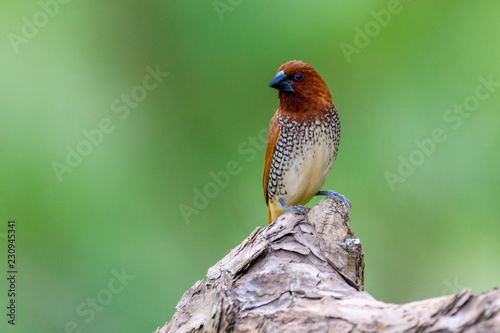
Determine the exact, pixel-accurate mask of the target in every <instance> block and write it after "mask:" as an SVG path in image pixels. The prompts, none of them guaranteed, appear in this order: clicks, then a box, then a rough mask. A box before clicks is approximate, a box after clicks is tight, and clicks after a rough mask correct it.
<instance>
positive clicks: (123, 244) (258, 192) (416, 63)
mask: <svg viewBox="0 0 500 333" xmlns="http://www.w3.org/2000/svg"><path fill="white" fill-rule="evenodd" d="M61 1H62V0H61ZM41 3H42V4H43V3H46V4H47V6H48V7H47V6H45V7H46V9H45V11H47V12H49V13H51V14H52V15H48V14H44V12H43V9H42V8H43V7H44V5H41V4H40V3H37V2H34V1H19V2H15V3H14V2H9V3H4V4H3V5H2V7H3V8H2V10H1V11H0V22H1V23H0V27H1V29H0V33H1V36H2V39H1V45H0V61H1V64H2V65H1V80H0V84H1V89H0V106H1V116H0V117H1V118H0V161H1V162H0V175H1V185H0V187H1V194H0V222H1V224H0V226H1V227H0V241H1V242H2V243H1V253H2V255H1V257H2V258H3V259H2V260H1V267H2V276H4V274H5V276H6V273H5V271H6V268H5V265H6V259H5V258H6V252H7V250H6V244H7V243H6V238H5V236H6V234H7V221H8V220H9V219H14V220H16V221H17V237H18V239H17V246H18V249H17V260H18V270H19V273H18V281H17V288H18V298H17V302H18V312H17V322H16V326H15V327H11V326H10V325H7V323H6V320H7V318H6V317H5V315H2V318H3V319H2V323H1V327H8V328H9V329H10V330H9V332H10V331H16V332H28V330H36V331H39V332H65V330H66V331H78V329H80V330H81V332H109V331H122V332H151V331H153V330H155V329H156V327H157V326H162V325H163V324H164V323H165V322H166V321H168V320H170V318H171V316H172V315H173V313H174V311H175V308H174V307H175V305H176V304H177V302H178V300H179V299H180V297H181V296H182V294H183V293H184V292H185V291H186V290H187V289H189V288H190V287H191V286H192V285H193V284H194V283H195V282H196V281H197V280H200V279H204V278H205V274H206V272H207V269H208V268H209V267H211V266H212V265H214V264H215V263H216V262H217V261H218V260H219V259H220V258H222V257H223V256H224V255H225V254H226V252H227V251H228V250H229V249H231V248H233V247H234V246H236V245H237V244H239V243H240V242H241V241H242V240H243V239H244V238H245V237H246V236H248V234H249V233H250V232H251V231H252V230H253V229H254V228H256V227H257V226H265V224H266V222H267V209H266V206H265V204H264V199H263V193H262V188H261V177H262V167H263V159H264V149H263V144H262V141H261V140H260V139H255V137H258V135H259V134H261V133H262V131H265V129H267V126H268V123H269V120H270V118H271V116H272V115H273V113H274V111H275V109H276V107H277V105H278V99H277V93H276V91H274V90H273V89H270V88H269V87H268V84H269V82H270V80H271V78H272V77H273V75H274V73H275V71H276V69H277V68H278V66H279V65H281V64H282V63H284V62H286V61H288V60H291V59H301V60H303V61H306V62H308V63H310V64H312V65H313V66H314V67H315V68H316V69H317V71H318V72H319V73H320V74H321V75H322V76H323V78H324V80H325V81H326V83H327V85H328V86H329V88H330V90H331V91H332V94H333V99H334V103H335V105H336V106H337V108H338V110H339V113H340V117H341V121H342V139H341V144H340V150H339V154H338V158H337V163H336V165H335V167H334V169H333V172H332V174H331V176H330V178H329V179H328V182H327V184H326V185H325V189H334V190H336V191H338V192H340V193H343V194H345V195H346V196H347V197H348V198H349V199H350V201H351V203H352V204H353V208H352V210H351V227H352V229H353V230H354V232H355V233H356V236H357V237H359V238H360V239H361V240H362V242H363V249H364V251H365V259H366V272H365V274H366V290H367V291H368V292H369V293H371V294H372V295H373V296H374V297H376V298H377V299H380V300H383V301H387V302H408V301H412V300H418V299H423V298H428V297H433V296H440V295H443V294H450V293H453V292H457V291H458V290H460V289H461V288H464V287H470V288H472V290H473V292H474V293H480V292H482V291H485V290H488V289H490V288H493V287H496V286H499V285H500V283H499V278H498V276H499V275H500V264H499V259H498V258H499V253H500V242H499V238H500V224H499V223H498V222H499V221H498V219H499V217H500V204H499V203H498V202H499V200H500V193H499V187H500V174H499V167H500V155H499V153H498V146H499V145H500V137H499V132H500V130H499V128H500V115H499V112H498V111H499V105H500V88H499V87H498V86H496V87H494V88H492V90H493V92H491V93H490V96H489V97H488V98H485V99H484V100H481V101H480V103H479V105H478V106H476V107H475V110H474V111H472V112H470V114H469V115H468V116H467V117H463V118H461V120H462V122H461V124H460V125H459V126H458V127H457V126H455V127H457V128H453V125H457V123H451V122H447V121H445V120H444V119H443V116H444V115H445V114H446V112H447V110H448V109H450V108H453V106H454V105H455V104H457V105H463V103H464V101H466V100H467V101H469V102H471V101H473V98H472V99H471V98H470V96H474V94H475V92H476V88H477V87H478V86H479V85H480V81H479V80H478V77H480V76H482V77H484V78H488V76H490V75H491V76H492V79H493V81H495V82H500V61H499V59H500V44H499V42H498V40H499V36H500V21H499V20H498V13H499V11H500V2H498V1H493V0H491V1H482V2H472V1H451V0H445V1H409V0H402V1H401V2H400V3H399V5H397V3H396V4H395V5H394V6H395V7H394V8H396V9H397V10H398V12H397V13H394V14H391V16H390V22H388V24H384V25H385V26H383V25H381V24H380V23H377V21H376V20H375V16H377V14H373V13H372V11H375V13H380V11H381V10H387V8H388V6H389V3H390V2H389V1H373V0H370V1H368V0H364V1H356V2H355V3H354V2H352V1H315V2H309V3H307V4H306V3H305V2H304V1H288V2H286V3H285V2H269V1H239V0H238V1H236V0H233V1H232V2H228V1H227V0H222V1H220V2H216V4H218V5H219V7H218V10H219V12H218V11H217V9H216V8H215V6H214V3H213V2H212V1H162V2H159V1H153V2H148V3H140V2H137V1H129V0H126V1H123V0H122V1H108V2H106V3H103V2H97V1H85V2H83V1H69V2H67V3H66V4H60V5H58V8H56V7H54V6H53V4H54V2H51V1H49V0H42V2H41ZM50 4H52V7H50ZM223 5H225V6H228V7H223ZM47 8H48V9H47ZM391 8H392V7H391ZM40 12H42V13H41V14H40ZM374 15H375V16H374ZM379 15H382V14H379ZM382 17H383V15H382ZM386 19H387V17H386ZM26 22H28V23H26ZM30 22H31V23H30ZM34 22H35V23H37V24H38V25H39V27H38V28H37V27H36V26H35V29H36V30H37V31H35V32H34V31H33V29H32V30H30V29H29V27H28V26H27V25H29V24H33V23H34ZM25 26H26V27H25ZM377 27H378V29H377ZM365 28H368V29H372V30H369V31H370V34H371V35H372V36H371V37H370V36H369V37H368V40H366V39H365V40H362V38H361V37H356V36H357V34H358V32H357V31H359V30H357V29H360V30H361V31H363V30H365ZM23 29H24V33H25V35H26V34H27V35H28V36H29V38H25V40H23V39H22V38H24V37H23V36H25V35H23ZM14 34H15V35H14ZM15 36H17V37H15ZM356 38H357V39H356ZM360 38H361V39H360ZM21 41H22V42H21ZM356 42H357V43H358V46H359V45H362V43H365V44H367V45H363V47H358V50H357V53H352V54H350V55H348V56H346V54H345V52H343V51H342V48H341V45H344V46H345V44H342V43H346V44H349V45H351V46H353V47H356V44H355V43H356ZM19 43H20V44H19ZM360 43H361V44H360ZM148 66H149V67H150V68H151V69H153V70H154V69H156V68H157V66H158V68H159V69H160V71H162V72H168V73H169V74H168V76H166V77H164V78H163V81H162V82H161V83H160V84H159V85H158V86H157V87H156V88H155V89H152V90H151V91H148V92H147V96H146V97H145V98H144V99H143V100H141V101H140V102H138V103H137V105H134V108H132V107H130V108H129V111H130V113H129V114H128V116H127V117H123V113H121V112H119V113H116V112H114V109H113V107H112V104H113V103H114V102H115V100H116V99H120V98H121V97H122V94H130V93H131V92H134V91H135V93H136V94H139V93H140V92H141V88H137V87H138V86H141V85H142V84H143V79H144V78H145V77H146V76H147V75H148V71H147V70H146V68H147V67H148ZM151 82H153V81H150V83H151ZM134 89H135V90H134ZM479 89H483V90H481V92H483V93H484V92H487V90H485V88H479ZM497 89H498V90H497ZM142 92H144V90H143V91H142ZM142 97H144V96H141V99H142ZM120 105H121V106H122V107H123V106H124V105H125V104H123V102H122V104H120ZM115 106H116V105H115ZM115 111H116V110H115ZM120 116H122V118H124V119H122V118H120ZM103 119H109V121H111V122H112V126H113V131H112V132H111V133H108V134H103V138H102V142H100V143H99V144H97V145H95V146H92V147H91V149H92V151H91V152H90V153H89V154H88V155H87V156H84V157H83V158H82V161H81V162H80V163H79V164H78V165H77V166H76V167H74V168H72V172H71V173H69V172H68V173H63V174H62V181H60V180H59V179H58V177H57V175H56V172H55V171H54V169H53V163H54V162H58V163H61V164H65V159H66V155H67V150H66V149H67V147H68V146H69V147H70V148H71V149H77V146H78V145H79V144H80V145H83V146H81V148H82V147H83V148H85V147H84V145H85V144H84V143H81V142H82V141H84V140H86V138H85V135H84V134H83V131H84V130H87V131H91V130H93V129H95V128H98V126H99V123H100V122H101V121H102V120H103ZM435 128H441V129H442V130H443V131H444V132H445V134H446V138H447V139H446V140H445V141H444V142H442V143H438V144H436V146H435V151H434V152H432V153H430V154H429V155H428V156H427V155H425V157H424V160H423V161H419V163H420V162H422V163H421V165H417V166H416V167H415V170H414V171H413V172H410V173H411V175H409V176H407V177H403V179H404V182H398V183H397V184H395V185H394V187H393V188H392V189H391V186H390V185H389V184H388V182H387V180H386V173H387V172H392V173H395V174H397V172H398V166H399V165H400V163H401V162H400V158H403V159H408V158H409V156H410V155H411V154H413V155H412V156H413V157H414V158H415V156H417V157H418V156H420V157H421V156H424V155H422V153H420V154H421V155H418V154H419V153H418V152H417V150H418V147H417V145H416V143H415V140H425V139H429V138H431V133H432V131H433V130H434V129H435ZM263 129H264V130H263ZM252 138H253V139H252ZM252 147H253V148H252ZM83 148H82V149H83ZM86 148H87V149H88V148H89V147H86ZM230 161H236V163H238V166H239V169H238V170H239V173H238V174H237V175H234V176H231V178H230V181H229V184H228V185H227V186H225V187H223V188H217V189H214V188H212V191H215V192H216V193H214V194H213V195H212V198H209V199H208V203H203V202H201V203H200V202H198V204H199V205H202V204H203V205H206V207H203V208H202V209H199V210H198V211H197V213H199V214H192V215H190V216H189V219H186V218H184V217H183V215H182V214H181V212H180V207H181V208H182V207H185V206H182V205H186V206H193V202H192V201H193V199H194V198H195V193H196V191H197V190H200V191H203V190H204V187H205V186H206V185H207V184H209V183H211V182H213V180H212V178H211V176H210V173H211V172H212V173H219V172H221V171H223V170H225V169H226V166H227V164H228V163H229V162H230ZM314 202H315V201H313V202H311V203H310V204H309V205H313V204H314ZM199 207H201V206H199ZM123 271H124V272H125V273H126V275H128V276H129V280H128V281H127V282H125V284H126V285H124V286H123V288H120V291H119V292H118V291H117V287H118V286H120V283H117V280H115V277H114V276H115V274H121V273H122V272H123ZM113 272H114V273H113ZM1 280H2V283H1V286H0V287H1V288H2V289H1V291H0V294H1V295H2V296H1V297H0V300H2V308H3V309H5V306H6V305H7V301H8V300H7V297H6V291H7V281H6V279H5V278H2V279H1ZM110 291H112V292H110ZM110 295H111V297H112V298H111V299H110V298H109V296H110ZM92 298H96V299H97V302H98V303H97V307H96V308H95V309H96V310H95V311H94V313H93V315H91V312H92V311H90V310H89V309H91V307H90V305H89V303H88V302H91V299H92ZM104 303H106V304H104ZM97 309H99V310H97ZM83 310H87V312H83V313H82V311H83ZM4 311H5V310H3V311H2V313H3V312H4ZM89 311H90V312H89ZM72 322H74V324H72ZM68 323H69V324H68ZM67 325H69V326H67ZM72 325H75V326H74V327H73V326H72ZM68 327H69V329H68Z"/></svg>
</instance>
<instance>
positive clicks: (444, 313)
mask: <svg viewBox="0 0 500 333" xmlns="http://www.w3.org/2000/svg"><path fill="white" fill-rule="evenodd" d="M363 257H364V254H363V251H362V249H361V242H360V241H359V239H357V238H355V236H354V234H353V232H352V231H351V230H350V229H349V215H348V212H347V210H346V208H345V207H344V206H343V205H342V204H339V203H337V202H336V201H335V200H333V199H330V198H326V199H324V200H321V201H320V202H319V203H318V204H317V205H316V206H315V207H313V208H312V209H311V210H310V211H309V212H308V214H307V215H304V214H303V213H300V212H298V211H295V210H290V211H289V212H287V213H286V214H284V215H282V216H281V217H280V218H279V219H278V221H276V222H275V223H273V224H271V225H270V226H268V227H266V228H264V229H262V230H261V229H260V228H257V229H255V230H254V231H253V232H252V233H251V234H250V236H248V238H246V239H245V240H244V241H243V242H242V243H241V244H240V245H238V246H237V247H236V248H234V249H233V250H231V251H230V252H229V253H228V254H227V255H226V256H225V257H224V258H223V259H222V260H220V261H219V262H218V263H217V264H216V265H215V266H213V267H212V268H210V269H209V270H208V274H207V279H206V281H204V280H200V281H198V282H196V283H195V285H194V286H193V287H192V288H191V289H189V290H188V291H187V292H186V293H185V294H184V296H183V297H182V298H181V300H180V301H179V303H178V304H177V307H176V309H177V312H176V313H175V314H174V316H173V317H172V320H171V321H170V322H169V323H167V324H165V326H163V328H158V329H157V330H156V333H166V332H500V291H499V290H497V289H493V290H491V291H488V292H485V293H483V294H480V295H477V296H473V295H471V293H470V291H469V290H467V289H465V290H462V291H460V292H459V293H457V294H453V295H449V296H443V297H437V298H431V299H427V300H423V301H418V302H411V303H407V304H389V303H384V302H380V301H377V300H375V299H374V298H373V297H372V296H370V295H369V294H368V293H366V292H365V291H364V261H363Z"/></svg>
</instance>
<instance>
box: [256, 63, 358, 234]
mask: <svg viewBox="0 0 500 333" xmlns="http://www.w3.org/2000/svg"><path fill="white" fill-rule="evenodd" d="M269 86H270V87H272V88H276V89H277V90H278V91H279V93H278V97H279V99H280V105H279V107H278V110H277V111H276V113H275V114H274V116H273V118H272V119H271V122H270V124H269V133H268V136H267V149H266V159H265V163H264V177H263V188H264V195H265V198H266V203H267V205H268V208H269V221H268V224H270V223H272V222H274V221H276V219H277V218H278V217H279V216H280V215H281V214H283V213H284V212H285V211H286V210H288V207H289V206H295V205H305V204H306V203H308V202H309V200H311V198H312V197H313V196H315V195H328V196H330V197H334V198H337V200H339V199H341V200H342V201H343V202H344V203H345V205H346V206H347V207H348V208H350V203H349V201H348V200H347V198H345V197H344V196H343V195H341V194H338V193H336V192H333V191H320V190H321V187H322V186H323V185H324V184H325V181H326V179H327V177H328V175H329V174H330V170H331V169H332V167H333V164H334V163H335V157H336V156H337V150H338V147H339V140H340V120H339V116H338V113H337V110H336V109H335V106H334V105H333V102H332V95H331V93H330V90H328V87H327V86H326V84H325V82H324V81H323V79H322V78H321V76H320V75H319V74H318V73H317V72H316V71H315V70H314V68H313V67H312V66H311V65H309V64H306V63H304V62H302V61H297V60H292V61H289V62H287V63H285V64H283V65H281V66H280V67H279V68H278V71H277V73H276V75H275V76H274V78H273V79H272V81H271V83H270V84H269ZM299 209H300V208H299Z"/></svg>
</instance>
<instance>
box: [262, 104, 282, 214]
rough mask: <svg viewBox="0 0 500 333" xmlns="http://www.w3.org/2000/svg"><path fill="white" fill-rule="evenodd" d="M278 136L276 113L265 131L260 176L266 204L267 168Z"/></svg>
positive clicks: (267, 203)
mask: <svg viewBox="0 0 500 333" xmlns="http://www.w3.org/2000/svg"><path fill="white" fill-rule="evenodd" d="M279 136H280V128H279V125H278V116H277V113H275V114H274V116H273V117H272V118H271V122H270V123H269V132H268V133H267V148H266V159H265V162H264V176H263V177H262V187H263V188H264V198H265V199H266V205H269V200H268V199H269V197H268V193H267V184H268V182H269V170H270V169H271V162H272V161H273V155H274V150H275V148H276V142H277V141H278V138H279Z"/></svg>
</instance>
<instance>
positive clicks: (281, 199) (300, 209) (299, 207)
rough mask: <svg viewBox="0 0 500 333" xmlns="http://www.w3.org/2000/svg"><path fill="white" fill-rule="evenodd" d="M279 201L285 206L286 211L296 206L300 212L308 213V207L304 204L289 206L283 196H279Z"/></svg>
mask: <svg viewBox="0 0 500 333" xmlns="http://www.w3.org/2000/svg"><path fill="white" fill-rule="evenodd" d="M279 202H280V204H281V206H283V210H284V211H285V213H286V212H288V210H290V208H295V209H296V210H298V211H299V212H301V213H303V214H307V212H306V210H305V209H306V207H304V206H302V205H297V206H287V205H286V204H285V201H284V200H283V198H279Z"/></svg>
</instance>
